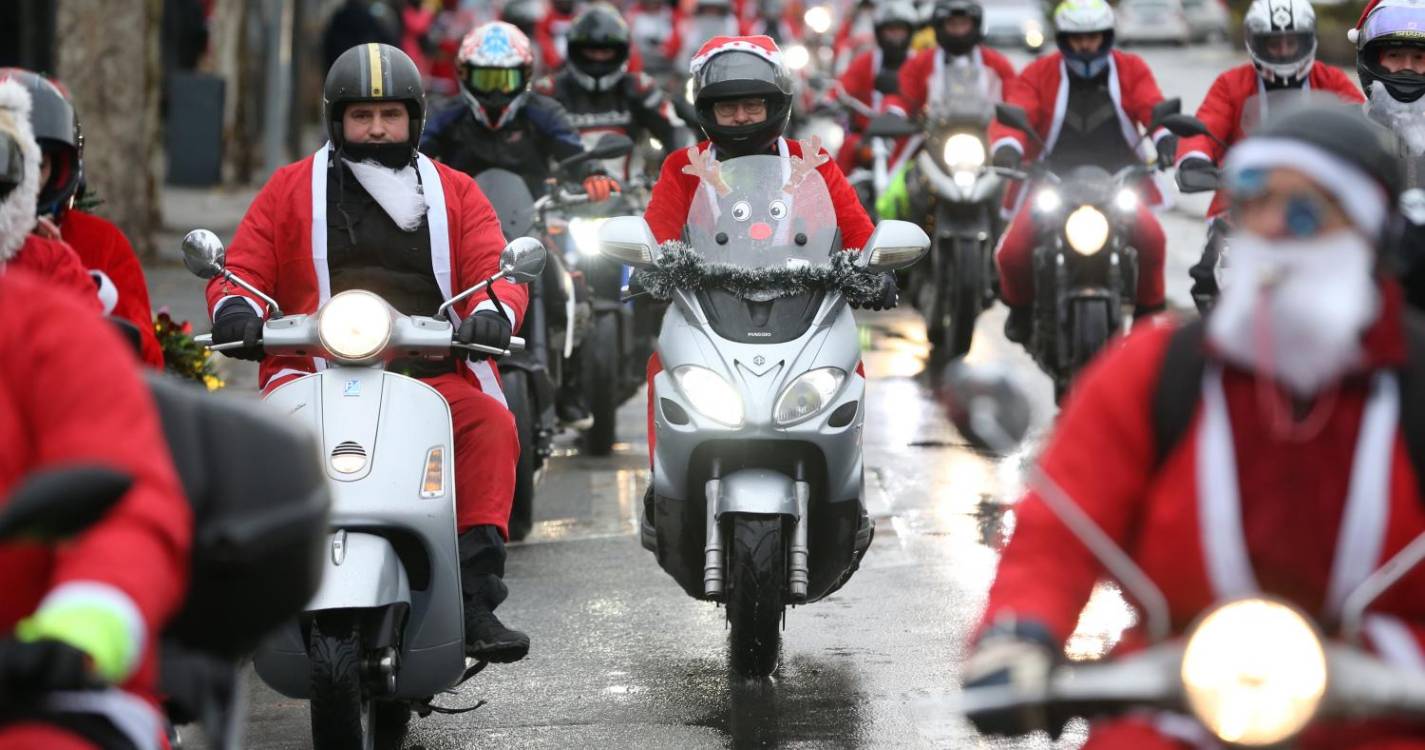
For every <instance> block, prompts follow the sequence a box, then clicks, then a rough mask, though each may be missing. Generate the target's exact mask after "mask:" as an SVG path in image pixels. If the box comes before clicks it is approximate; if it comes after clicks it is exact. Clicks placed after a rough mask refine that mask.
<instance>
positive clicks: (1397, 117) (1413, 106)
mask: <svg viewBox="0 0 1425 750" xmlns="http://www.w3.org/2000/svg"><path fill="white" fill-rule="evenodd" d="M1369 110H1370V114H1371V118H1372V119H1374V120H1375V121H1376V122H1379V123H1380V124H1382V125H1384V126H1386V127H1387V128H1390V130H1391V132H1393V133H1395V135H1396V136H1397V137H1398V138H1400V141H1401V143H1404V144H1405V148H1406V150H1408V151H1409V152H1410V155H1411V156H1421V155H1425V97H1421V98H1419V99H1416V100H1415V101H1413V102H1402V101H1400V100H1398V99H1396V98H1395V97H1393V96H1391V95H1390V91H1389V90H1387V89H1386V87H1385V84H1383V83H1379V82H1378V83H1376V85H1374V86H1372V87H1371V102H1370V105H1369Z"/></svg>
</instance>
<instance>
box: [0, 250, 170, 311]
mask: <svg viewBox="0 0 1425 750" xmlns="http://www.w3.org/2000/svg"><path fill="white" fill-rule="evenodd" d="M11 268H17V269H23V270H25V271H27V272H29V273H32V274H34V275H35V276H39V277H40V278H43V279H45V280H46V281H47V282H49V283H50V284H53V285H54V286H56V287H60V288H62V289H64V290H66V291H69V292H72V293H73V294H74V296H75V297H76V298H78V299H80V300H82V304H83V305H84V307H85V308H87V309H90V310H93V311H95V312H103V311H104V310H103V304H102V303H101V302H100V300H99V286H98V285H97V284H95V283H94V279H93V277H91V276H90V275H89V272H88V271H85V270H84V262H83V261H81V260H80V259H79V255H78V254H77V253H75V252H74V248H72V247H70V246H69V245H68V244H66V243H64V242H61V241H59V240H52V239H49V238H46V237H41V236H39V235H36V234H32V235H29V236H28V237H26V238H25V240H24V244H22V245H20V249H19V250H18V251H16V253H15V255H14V256H13V257H11V258H10V259H9V260H8V261H5V262H4V264H3V265H0V269H6V270H8V269H11ZM149 325H150V327H152V323H150V324H149Z"/></svg>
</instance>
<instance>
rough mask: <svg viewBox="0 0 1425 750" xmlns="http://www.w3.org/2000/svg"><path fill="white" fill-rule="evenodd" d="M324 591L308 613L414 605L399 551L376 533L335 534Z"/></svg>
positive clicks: (318, 591) (318, 593)
mask: <svg viewBox="0 0 1425 750" xmlns="http://www.w3.org/2000/svg"><path fill="white" fill-rule="evenodd" d="M330 552H331V553H330V554H329V555H327V557H326V570H325V571H324V572H323V575H322V585H321V588H319V589H317V595H316V596H314V597H312V601H311V602H309V603H308V604H307V607H306V609H307V611H309V612H315V611H320V610H324V609H362V608H368V607H380V606H384V605H387V604H396V603H400V602H404V603H406V604H410V602H411V585H410V581H408V580H407V578H406V569H405V566H403V565H402V564H401V558H400V556H399V555H397V554H396V548H395V547H393V546H392V545H391V542H390V541H388V540H387V539H386V538H385V537H380V536H376V535H375V534H353V533H347V532H344V531H338V532H336V533H334V534H332V540H331V550H330Z"/></svg>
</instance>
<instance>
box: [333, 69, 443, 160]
mask: <svg viewBox="0 0 1425 750" xmlns="http://www.w3.org/2000/svg"><path fill="white" fill-rule="evenodd" d="M385 101H392V102H401V103H402V104H405V105H406V111H407V112H409V113H410V116H411V128H410V137H409V138H408V139H407V145H409V147H410V154H409V157H408V158H411V159H413V158H415V155H416V146H417V145H418V144H419V143H420V140H421V129H422V127H424V125H425V112H426V93H425V89H424V88H423V87H422V85H421V73H420V71H419V70H417V69H416V64H415V63H413V62H411V58H409V57H407V56H406V53H404V52H402V51H401V50H399V49H396V48H395V47H392V46H391V45H389V44H379V43H376V42H371V43H368V44H358V45H356V46H355V47H352V48H351V49H349V50H347V51H345V52H343V53H341V56H340V57H338V58H337V59H336V62H334V63H332V67H331V70H328V71H327V82H326V87H325V88H324V90H323V92H322V105H323V107H324V110H325V112H324V114H325V118H326V123H327V137H329V138H331V142H332V145H334V146H336V147H337V149H338V150H343V149H346V145H347V144H346V143H345V139H344V138H343V137H342V133H343V131H342V124H341V119H342V114H343V113H344V112H345V111H346V105H348V104H357V103H361V102H385ZM388 166H389V165H388Z"/></svg>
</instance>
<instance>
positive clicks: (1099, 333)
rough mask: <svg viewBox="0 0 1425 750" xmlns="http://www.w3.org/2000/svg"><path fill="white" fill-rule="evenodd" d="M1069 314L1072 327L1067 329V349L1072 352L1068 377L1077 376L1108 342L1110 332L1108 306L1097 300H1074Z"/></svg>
mask: <svg viewBox="0 0 1425 750" xmlns="http://www.w3.org/2000/svg"><path fill="white" fill-rule="evenodd" d="M1069 314H1070V316H1071V320H1072V327H1071V328H1070V329H1069V335H1070V337H1071V338H1070V341H1069V351H1070V352H1071V353H1072V360H1071V361H1070V371H1069V377H1070V378H1071V379H1072V378H1075V377H1078V374H1079V372H1080V371H1081V370H1083V368H1084V366H1085V365H1087V364H1088V363H1089V361H1090V360H1092V359H1093V358H1094V356H1095V355H1097V354H1098V353H1099V350H1100V349H1102V348H1103V345H1104V344H1106V343H1108V337H1109V334H1110V333H1112V331H1111V329H1110V328H1109V322H1108V318H1109V316H1108V307H1107V306H1106V305H1105V304H1104V303H1103V302H1101V301H1099V300H1081V301H1079V302H1075V303H1074V305H1073V306H1072V307H1071V308H1070V310H1069Z"/></svg>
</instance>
